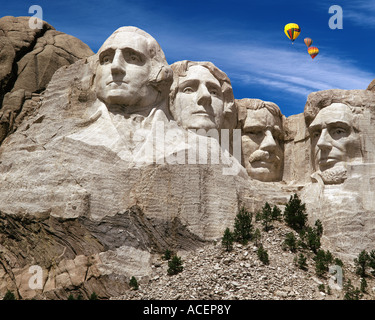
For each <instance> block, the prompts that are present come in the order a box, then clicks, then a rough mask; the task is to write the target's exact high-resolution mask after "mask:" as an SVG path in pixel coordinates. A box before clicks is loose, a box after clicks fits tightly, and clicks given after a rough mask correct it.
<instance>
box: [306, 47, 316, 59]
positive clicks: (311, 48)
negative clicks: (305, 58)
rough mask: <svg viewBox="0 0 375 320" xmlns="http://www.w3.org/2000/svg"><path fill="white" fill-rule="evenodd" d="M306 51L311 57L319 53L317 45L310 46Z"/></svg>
mask: <svg viewBox="0 0 375 320" xmlns="http://www.w3.org/2000/svg"><path fill="white" fill-rule="evenodd" d="M307 51H308V53H309V55H310V56H311V58H312V59H314V58H315V57H316V56H317V55H318V53H319V49H318V48H317V47H310V48H308V49H307Z"/></svg>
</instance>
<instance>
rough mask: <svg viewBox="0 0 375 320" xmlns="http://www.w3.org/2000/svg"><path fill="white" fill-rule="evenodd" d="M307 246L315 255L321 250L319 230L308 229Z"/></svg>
mask: <svg viewBox="0 0 375 320" xmlns="http://www.w3.org/2000/svg"><path fill="white" fill-rule="evenodd" d="M306 244H307V246H308V248H310V250H311V251H312V252H314V253H316V252H317V250H318V249H319V248H320V235H319V231H318V229H317V228H311V227H307V231H306Z"/></svg>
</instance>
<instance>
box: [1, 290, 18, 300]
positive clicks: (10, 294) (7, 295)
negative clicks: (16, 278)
mask: <svg viewBox="0 0 375 320" xmlns="http://www.w3.org/2000/svg"><path fill="white" fill-rule="evenodd" d="M3 300H16V297H15V295H14V293H13V292H12V291H10V290H8V291H7V292H6V293H5V296H4V298H3Z"/></svg>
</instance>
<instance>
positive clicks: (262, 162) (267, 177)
mask: <svg viewBox="0 0 375 320" xmlns="http://www.w3.org/2000/svg"><path fill="white" fill-rule="evenodd" d="M267 106H268V107H265V104H263V106H261V107H260V108H257V109H250V108H247V109H246V119H245V121H244V123H243V126H242V153H243V162H244V166H245V168H246V170H247V172H248V174H249V176H250V177H251V178H253V179H256V180H260V181H265V182H270V181H279V180H281V177H282V170H283V131H282V118H281V113H280V110H279V108H278V107H277V106H276V105H275V104H272V103H267Z"/></svg>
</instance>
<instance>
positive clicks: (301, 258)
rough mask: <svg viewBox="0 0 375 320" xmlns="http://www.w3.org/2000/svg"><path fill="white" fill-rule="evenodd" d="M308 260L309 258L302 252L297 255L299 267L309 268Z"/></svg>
mask: <svg viewBox="0 0 375 320" xmlns="http://www.w3.org/2000/svg"><path fill="white" fill-rule="evenodd" d="M306 260H307V258H306V257H305V256H304V255H303V254H302V253H300V254H299V255H298V257H297V266H298V268H300V269H302V270H307V263H306Z"/></svg>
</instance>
